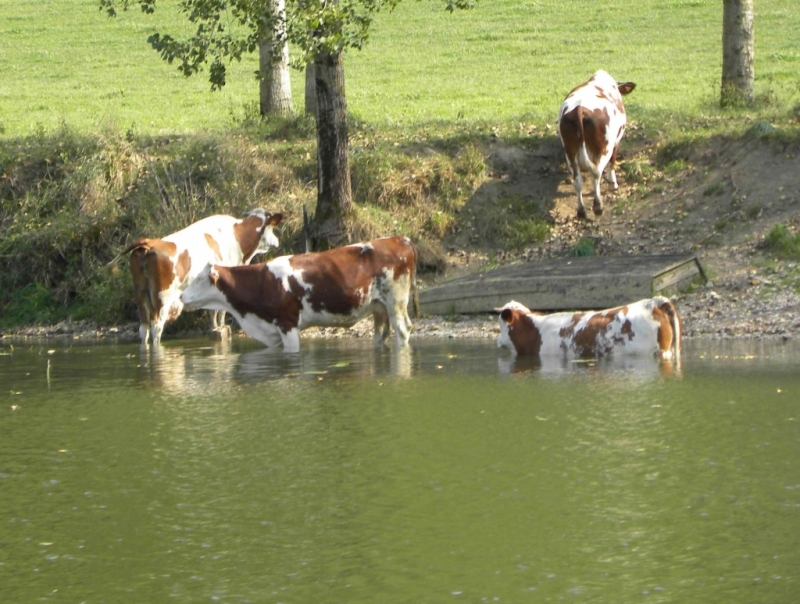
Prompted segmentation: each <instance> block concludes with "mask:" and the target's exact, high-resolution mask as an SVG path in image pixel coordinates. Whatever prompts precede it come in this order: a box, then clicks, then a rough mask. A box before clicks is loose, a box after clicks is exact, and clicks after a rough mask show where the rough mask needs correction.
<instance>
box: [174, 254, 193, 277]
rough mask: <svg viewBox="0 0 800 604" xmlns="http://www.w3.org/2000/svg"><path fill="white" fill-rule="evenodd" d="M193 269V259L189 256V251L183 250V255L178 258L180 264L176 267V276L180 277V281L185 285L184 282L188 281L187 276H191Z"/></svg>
mask: <svg viewBox="0 0 800 604" xmlns="http://www.w3.org/2000/svg"><path fill="white" fill-rule="evenodd" d="M191 269H192V257H191V255H190V254H189V250H183V251H182V252H181V255H180V256H178V263H177V264H176V265H175V274H176V275H178V281H180V282H181V283H183V280H184V279H186V275H188V274H189V271H190V270H191Z"/></svg>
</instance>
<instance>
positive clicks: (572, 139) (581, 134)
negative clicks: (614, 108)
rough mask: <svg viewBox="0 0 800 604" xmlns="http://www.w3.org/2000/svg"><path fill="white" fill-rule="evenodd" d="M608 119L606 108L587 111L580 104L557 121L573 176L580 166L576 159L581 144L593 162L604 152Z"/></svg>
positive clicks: (598, 159)
mask: <svg viewBox="0 0 800 604" xmlns="http://www.w3.org/2000/svg"><path fill="white" fill-rule="evenodd" d="M610 119H611V118H610V116H609V114H608V109H606V108H603V109H596V110H594V111H589V110H588V109H586V108H585V107H583V106H581V105H579V106H577V107H575V109H573V110H572V111H568V112H566V113H565V114H564V115H563V116H562V117H561V120H560V122H559V129H560V132H561V140H562V141H563V143H564V152H565V154H566V156H567V158H568V159H569V163H570V165H571V170H572V173H573V176H575V174H577V172H578V170H580V168H581V166H580V164H579V159H578V158H579V156H580V148H581V145H585V147H586V155H587V156H588V157H589V160H590V161H591V162H592V163H594V164H596V163H597V162H598V161H600V157H602V155H603V154H604V153H605V152H606V147H607V141H606V136H605V132H606V129H607V128H608V124H609V121H610ZM584 167H585V168H586V167H588V166H584Z"/></svg>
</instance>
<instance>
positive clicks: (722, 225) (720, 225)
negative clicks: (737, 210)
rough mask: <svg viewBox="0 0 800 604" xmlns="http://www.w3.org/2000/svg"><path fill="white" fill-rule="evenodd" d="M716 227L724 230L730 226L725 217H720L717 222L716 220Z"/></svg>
mask: <svg viewBox="0 0 800 604" xmlns="http://www.w3.org/2000/svg"><path fill="white" fill-rule="evenodd" d="M714 228H715V229H716V230H718V231H724V230H725V229H727V228H728V221H727V220H725V219H724V218H720V219H719V220H717V221H716V222H714Z"/></svg>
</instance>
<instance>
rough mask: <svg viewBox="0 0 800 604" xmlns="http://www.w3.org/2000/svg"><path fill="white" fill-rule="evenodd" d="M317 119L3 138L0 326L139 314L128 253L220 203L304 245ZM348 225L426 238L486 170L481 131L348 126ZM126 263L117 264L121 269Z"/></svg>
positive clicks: (293, 246) (363, 231)
mask: <svg viewBox="0 0 800 604" xmlns="http://www.w3.org/2000/svg"><path fill="white" fill-rule="evenodd" d="M314 158H315V139H314V137H313V123H312V122H309V121H308V120H305V119H298V120H280V121H276V122H272V123H268V124H263V125H260V126H259V127H257V128H254V129H251V130H249V131H247V130H241V131H239V132H237V133H228V134H216V135H211V134H197V135H184V136H176V137H152V136H139V135H137V134H135V133H133V132H131V131H128V132H125V133H123V132H118V131H105V132H101V133H93V134H83V133H77V132H74V131H72V130H69V129H62V130H60V131H56V132H54V133H51V134H42V135H40V136H36V137H26V138H22V139H14V140H11V141H3V142H2V143H0V166H1V167H2V169H1V170H0V172H2V179H0V203H1V204H2V205H0V309H2V313H0V327H3V326H5V327H9V326H11V325H19V324H25V323H32V322H45V323H47V322H55V321H58V320H61V319H64V318H66V317H67V316H71V317H72V318H74V319H87V318H91V319H93V320H96V321H98V322H100V323H109V322H111V323H113V322H119V321H121V320H133V319H134V318H135V316H136V315H135V312H134V306H133V305H132V302H131V301H132V298H131V289H130V277H129V275H128V274H127V270H124V269H125V268H126V266H127V262H126V259H122V260H121V261H120V262H119V263H117V264H114V265H112V266H111V267H107V266H106V264H107V263H108V262H109V261H110V260H112V259H113V258H114V257H115V256H116V255H117V254H118V253H119V251H121V250H122V249H123V248H124V247H125V246H126V245H127V244H129V243H130V242H132V241H133V240H135V239H136V238H138V237H140V236H160V235H165V234H168V233H171V232H174V231H176V230H179V229H181V228H183V227H185V226H186V225H188V224H190V223H192V222H194V221H196V220H198V219H200V218H202V217H205V216H209V215H212V214H216V213H224V214H232V215H237V216H241V215H242V214H244V213H245V212H246V211H248V210H250V209H252V208H255V207H263V208H265V209H267V210H269V211H272V212H277V211H280V212H282V213H283V214H284V216H285V217H286V218H285V221H284V223H283V225H282V227H281V239H282V243H283V245H282V251H283V252H284V253H286V252H291V251H299V245H298V244H297V243H296V242H297V240H298V235H299V232H300V229H301V225H302V208H303V205H304V204H305V205H307V207H308V209H309V212H313V211H314V207H315V200H316V185H315V182H314V179H315V176H316V165H315V161H314ZM351 162H352V177H353V189H354V196H355V200H356V209H355V212H354V213H353V216H352V217H351V222H352V225H353V230H354V233H355V236H356V237H358V238H369V237H374V236H378V235H385V234H391V233H401V232H402V233H409V234H413V235H414V236H415V239H417V241H419V242H421V243H423V244H424V242H425V241H427V242H429V243H428V245H429V246H432V247H433V249H435V247H436V246H437V244H438V241H439V240H440V238H441V237H443V236H444V234H445V233H446V231H447V230H448V229H449V228H450V227H451V226H452V224H453V223H454V221H455V218H456V216H457V213H458V210H459V209H460V208H461V207H462V206H463V204H464V203H465V202H466V200H467V199H469V197H470V195H471V193H472V192H473V191H474V190H475V188H476V187H477V186H478V184H479V183H480V182H481V180H482V178H483V177H484V174H485V163H484V156H483V153H482V151H481V149H480V147H479V144H478V141H477V140H475V141H472V140H468V141H462V140H458V141H455V140H438V141H429V140H425V141H424V142H423V141H422V140H421V139H420V140H414V139H410V138H406V137H397V138H389V137H386V136H384V135H382V134H376V133H374V132H373V131H371V130H369V129H366V130H362V131H358V132H356V134H355V136H354V147H353V152H352V157H351ZM121 268H122V270H120V269H121Z"/></svg>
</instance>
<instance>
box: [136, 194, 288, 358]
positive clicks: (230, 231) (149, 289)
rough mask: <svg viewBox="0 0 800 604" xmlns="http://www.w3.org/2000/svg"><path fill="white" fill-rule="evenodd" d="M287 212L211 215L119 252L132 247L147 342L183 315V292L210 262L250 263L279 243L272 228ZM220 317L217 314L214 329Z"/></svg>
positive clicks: (141, 329) (158, 338) (142, 332)
mask: <svg viewBox="0 0 800 604" xmlns="http://www.w3.org/2000/svg"><path fill="white" fill-rule="evenodd" d="M282 219H283V216H282V215H281V214H269V213H268V212H265V211H264V210H262V209H260V208H259V209H256V210H252V211H251V212H249V213H248V214H247V216H246V217H245V218H243V219H238V218H234V217H233V216H224V215H217V216H209V217H208V218H204V219H203V220H199V221H198V222H195V223H194V224H191V225H190V226H188V227H186V228H185V229H183V230H181V231H178V232H177V233H173V234H171V235H167V236H166V237H163V238H161V239H145V238H143V239H138V240H137V241H134V242H133V243H132V244H131V245H130V246H128V247H127V248H126V249H125V250H124V251H123V252H122V254H120V255H123V254H127V253H128V252H130V254H131V260H130V267H131V274H132V275H133V290H134V296H135V298H136V305H137V306H138V309H139V336H140V337H141V339H142V343H143V344H146V343H147V341H148V339H149V338H151V339H152V342H153V344H158V343H159V342H160V341H161V334H162V332H163V331H164V325H166V323H167V322H169V321H174V320H175V319H177V318H178V316H179V315H180V314H181V311H182V310H183V304H182V303H181V301H180V294H181V292H182V291H183V290H184V289H185V288H186V287H187V286H188V285H189V284H190V283H191V282H192V281H193V280H194V278H195V277H196V276H197V274H198V273H199V272H200V271H201V270H202V269H203V268H204V267H205V266H206V265H207V264H208V263H209V262H216V263H218V264H224V265H230V266H233V265H237V264H247V263H249V262H250V260H252V259H253V256H255V255H256V254H257V253H263V252H266V251H267V250H268V249H269V248H270V247H271V246H272V247H278V238H277V237H276V236H275V234H274V233H273V232H272V229H273V227H275V226H277V225H278V224H279V223H280V222H281V220H282ZM221 320H222V319H221V317H220V316H219V315H217V314H216V313H214V315H213V317H212V323H213V325H212V326H213V327H214V328H218V327H220V323H221Z"/></svg>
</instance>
